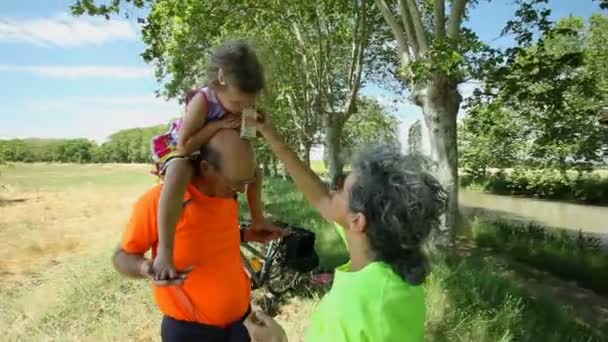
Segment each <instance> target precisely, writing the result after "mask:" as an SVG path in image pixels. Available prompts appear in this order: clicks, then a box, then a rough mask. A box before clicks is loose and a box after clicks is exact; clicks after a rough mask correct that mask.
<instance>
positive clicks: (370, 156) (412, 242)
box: [349, 145, 447, 285]
mask: <svg viewBox="0 0 608 342" xmlns="http://www.w3.org/2000/svg"><path fill="white" fill-rule="evenodd" d="M424 165H425V163H424V161H423V160H421V157H418V156H411V155H403V154H402V153H401V152H400V151H399V149H398V148H397V147H395V146H387V145H379V146H373V147H371V148H368V149H366V150H365V151H363V152H362V153H360V154H359V155H358V157H357V158H356V159H355V161H354V163H353V164H352V169H353V172H354V174H355V176H356V178H355V181H354V184H353V185H352V187H351V189H350V200H349V207H350V209H351V210H352V211H354V212H359V213H362V214H364V215H365V217H366V219H367V236H368V238H369V241H370V245H371V248H372V250H373V252H374V253H375V255H376V258H377V259H378V260H380V261H384V262H386V263H387V264H389V265H391V267H392V268H393V270H394V271H395V272H396V273H397V274H399V275H400V276H401V277H402V278H403V279H404V280H405V281H407V282H408V283H410V284H412V285H419V284H421V283H422V282H423V281H424V279H425V278H426V276H427V274H428V272H429V267H428V261H427V258H426V256H425V254H424V252H423V250H422V246H423V243H424V242H425V240H426V238H427V237H428V236H429V233H430V232H431V230H432V229H434V228H436V226H438V224H439V218H440V216H441V215H442V213H443V212H444V210H445V204H446V198H447V196H446V192H445V191H444V190H443V188H442V187H441V185H439V182H438V181H437V180H436V179H435V178H434V177H433V176H431V175H430V174H429V173H428V172H426V171H425V170H424Z"/></svg>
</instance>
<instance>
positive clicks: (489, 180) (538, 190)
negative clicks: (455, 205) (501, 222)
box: [460, 169, 608, 205]
mask: <svg viewBox="0 0 608 342" xmlns="http://www.w3.org/2000/svg"><path fill="white" fill-rule="evenodd" d="M460 185H461V186H463V187H465V188H473V189H479V190H483V191H487V192H490V193H493V194H499V195H516V196H527V197H536V198H542V199H552V200H563V201H574V202H580V203H585V204H596V205H608V177H602V176H600V175H598V174H596V173H588V172H587V173H577V174H569V173H561V172H559V171H555V170H519V169H516V170H513V171H512V172H504V171H503V172H497V173H494V174H489V175H487V176H485V177H472V176H469V175H464V176H461V177H460Z"/></svg>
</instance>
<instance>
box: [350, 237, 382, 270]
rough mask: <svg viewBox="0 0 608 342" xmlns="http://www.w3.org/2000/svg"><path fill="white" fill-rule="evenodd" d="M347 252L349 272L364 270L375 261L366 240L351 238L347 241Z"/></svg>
mask: <svg viewBox="0 0 608 342" xmlns="http://www.w3.org/2000/svg"><path fill="white" fill-rule="evenodd" d="M348 251H349V254H350V267H351V271H353V272H356V271H359V270H362V269H363V268H365V266H367V265H369V264H370V263H372V262H374V261H375V260H376V257H375V255H374V253H373V252H372V251H371V248H370V247H369V242H368V241H367V238H361V239H358V238H357V239H355V238H351V239H349V241H348Z"/></svg>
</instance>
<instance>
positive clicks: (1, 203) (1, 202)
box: [0, 198, 30, 207]
mask: <svg viewBox="0 0 608 342" xmlns="http://www.w3.org/2000/svg"><path fill="white" fill-rule="evenodd" d="M29 200H30V199H29V198H11V199H7V198H0V207H8V206H10V205H15V204H19V203H25V202H27V201H29Z"/></svg>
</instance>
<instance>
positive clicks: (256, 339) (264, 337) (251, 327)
mask: <svg viewBox="0 0 608 342" xmlns="http://www.w3.org/2000/svg"><path fill="white" fill-rule="evenodd" d="M245 327H246V328H247V330H248V331H249V335H250V336H251V340H252V341H253V342H287V334H285V330H284V329H283V328H282V327H281V326H280V325H279V324H278V323H277V322H276V321H275V320H274V319H272V317H270V316H268V315H266V314H265V313H263V312H261V311H255V312H252V313H251V314H250V315H249V317H247V319H246V320H245Z"/></svg>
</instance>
